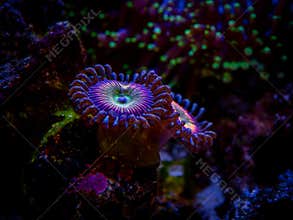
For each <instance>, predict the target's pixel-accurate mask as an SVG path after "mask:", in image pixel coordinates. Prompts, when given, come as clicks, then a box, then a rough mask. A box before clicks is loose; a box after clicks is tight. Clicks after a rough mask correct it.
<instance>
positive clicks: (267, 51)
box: [263, 47, 271, 54]
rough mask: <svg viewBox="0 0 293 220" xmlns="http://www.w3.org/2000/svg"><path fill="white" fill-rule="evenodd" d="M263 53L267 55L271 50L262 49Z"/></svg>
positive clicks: (267, 48)
mask: <svg viewBox="0 0 293 220" xmlns="http://www.w3.org/2000/svg"><path fill="white" fill-rule="evenodd" d="M263 52H264V53H265V54H268V53H270V52H271V48H269V47H265V48H264V49H263Z"/></svg>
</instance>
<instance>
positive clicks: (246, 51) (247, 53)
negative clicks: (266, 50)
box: [244, 47, 253, 56]
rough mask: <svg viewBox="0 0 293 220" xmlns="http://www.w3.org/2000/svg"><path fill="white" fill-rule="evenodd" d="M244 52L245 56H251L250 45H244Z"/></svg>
mask: <svg viewBox="0 0 293 220" xmlns="http://www.w3.org/2000/svg"><path fill="white" fill-rule="evenodd" d="M244 53H245V55H246V56H251V55H252V53H253V50H252V48H251V47H246V48H245V49H244Z"/></svg>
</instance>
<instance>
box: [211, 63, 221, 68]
mask: <svg viewBox="0 0 293 220" xmlns="http://www.w3.org/2000/svg"><path fill="white" fill-rule="evenodd" d="M219 67H220V64H218V63H213V64H212V68H213V69H219Z"/></svg>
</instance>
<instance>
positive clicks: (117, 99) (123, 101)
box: [114, 94, 131, 104]
mask: <svg viewBox="0 0 293 220" xmlns="http://www.w3.org/2000/svg"><path fill="white" fill-rule="evenodd" d="M114 100H115V102H117V103H119V104H127V103H129V102H130V101H131V97H130V96H128V95H125V94H119V95H115V96H114Z"/></svg>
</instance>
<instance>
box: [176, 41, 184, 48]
mask: <svg viewBox="0 0 293 220" xmlns="http://www.w3.org/2000/svg"><path fill="white" fill-rule="evenodd" d="M177 45H178V47H183V46H184V45H185V43H184V41H179V42H178V43H177Z"/></svg>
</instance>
